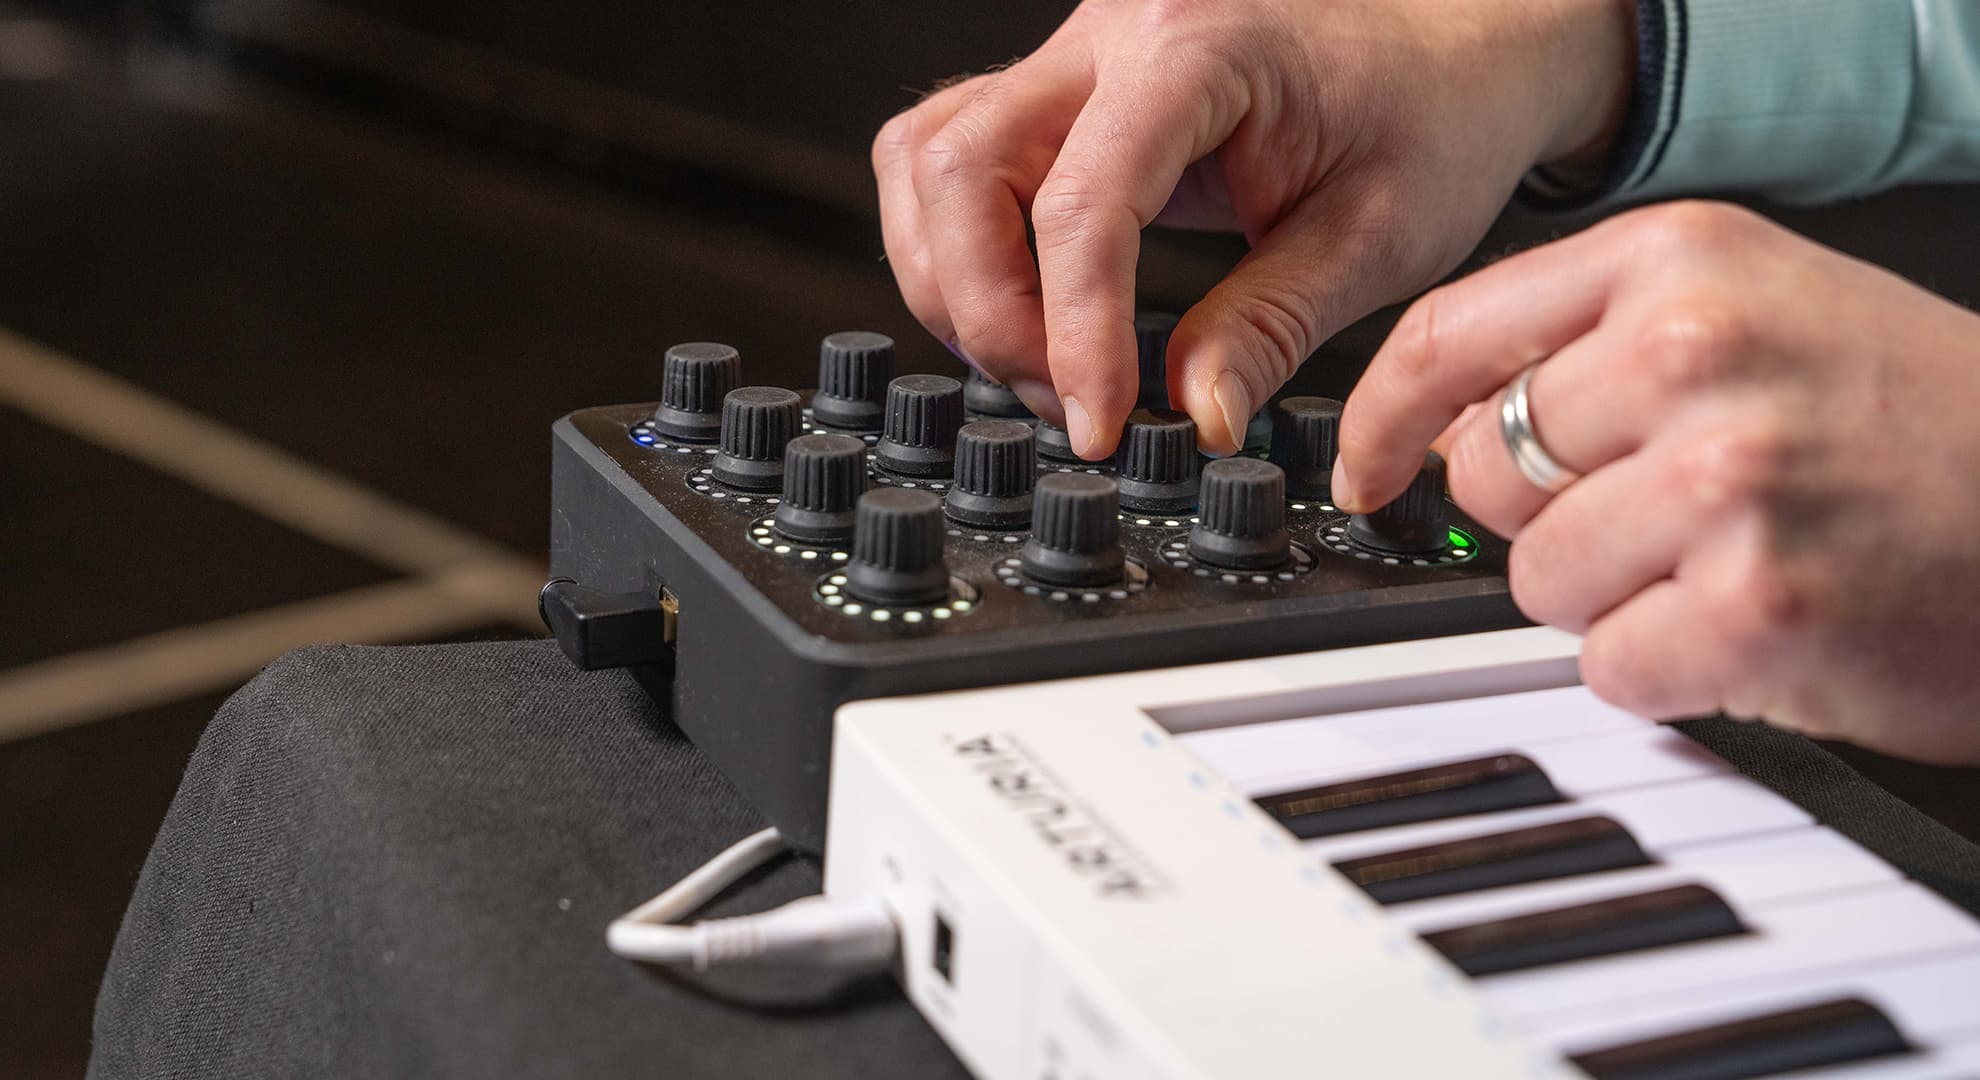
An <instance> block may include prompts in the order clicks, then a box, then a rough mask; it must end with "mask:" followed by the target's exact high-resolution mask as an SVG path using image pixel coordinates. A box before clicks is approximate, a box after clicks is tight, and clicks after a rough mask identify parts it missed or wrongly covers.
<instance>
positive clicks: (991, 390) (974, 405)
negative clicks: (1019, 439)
mask: <svg viewBox="0 0 1980 1080" xmlns="http://www.w3.org/2000/svg"><path fill="white" fill-rule="evenodd" d="M963 408H965V409H967V410H968V411H970V412H972V413H975V414H976V415H978V416H1004V417H1010V418H1012V419H1015V420H1029V419H1031V415H1032V413H1031V410H1030V409H1029V408H1027V407H1026V406H1025V404H1024V402H1023V401H1021V400H1019V398H1018V396H1017V394H1015V393H1013V392H1012V391H1011V388H1010V387H1008V386H1005V385H1004V384H1003V383H1000V382H998V381H997V380H995V379H992V378H991V377H990V376H988V375H985V374H983V373H982V372H980V371H971V372H970V373H969V378H967V379H965V380H963Z"/></svg>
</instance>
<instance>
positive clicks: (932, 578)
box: [846, 379, 954, 607]
mask: <svg viewBox="0 0 1980 1080" xmlns="http://www.w3.org/2000/svg"><path fill="white" fill-rule="evenodd" d="M950 381H951V382H953V381H954V380H953V379H952V380H950ZM947 533H948V521H947V519H945V518H944V517H943V516H942V500H940V499H938V498H936V497H935V496H934V495H933V494H931V493H929V492H926V491H909V490H906V489H904V488H875V489H873V490H872V491H869V492H867V493H866V494H865V495H862V496H860V499H859V509H858V511H857V514H856V521H855V523H854V526H853V547H852V558H851V559H850V560H849V561H848V562H847V563H846V591H847V592H849V593H851V594H852V595H853V596H854V597H856V598H858V599H860V600H863V601H865V602H867V603H869V604H879V605H882V606H892V607H916V606H919V605H922V604H939V603H941V602H942V601H944V600H946V599H948V596H949V568H948V566H947V564H945V563H944V562H943V561H942V538H943V537H944V536H945V535H947Z"/></svg>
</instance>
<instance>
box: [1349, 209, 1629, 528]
mask: <svg viewBox="0 0 1980 1080" xmlns="http://www.w3.org/2000/svg"><path fill="white" fill-rule="evenodd" d="M1612 240H1613V237H1612V236H1610V235H1609V230H1607V229H1605V228H1602V227H1599V226H1598V227H1596V228H1594V229H1590V230H1588V231H1587V232H1583V233H1580V234H1578V235H1576V236H1572V237H1569V238H1567V239H1565V240H1558V241H1555V242H1554V243H1551V244H1547V245H1545V246H1543V247H1538V248H1534V249H1533V250H1531V251H1527V252H1523V253H1521V254H1519V255H1515V256H1513V257H1512V258H1510V259H1506V260H1505V261H1503V262H1499V263H1495V264H1493V265H1491V266H1488V267H1486V268H1484V269H1483V270H1480V271H1478V272H1477V273H1474V274H1472V275H1471V276H1470V277H1467V278H1464V279H1462V280H1460V281H1457V282H1453V283H1452V284H1449V285H1445V286H1443V287H1441V288H1438V289H1433V290H1431V291H1430V292H1428V293H1426V294H1424V295H1423V296H1422V297H1421V298H1420V299H1418V300H1417V301H1416V303H1414V304H1412V305H1410V308H1409V310H1408V311H1407V312H1405V313H1404V314H1403V317H1402V321H1400V322H1398V323H1397V324H1396V328H1395V330H1394V331H1393V332H1392V333H1390V335H1389V337H1388V340H1386V341H1384V342H1383V343H1382V347H1381V349H1379V350H1377V352H1376V353H1375V358H1374V359H1373V360H1372V361H1370V362H1369V365H1368V371H1367V372H1366V373H1365V374H1363V375H1362V377H1361V381H1360V382H1359V383H1358V384H1356V386H1355V388H1354V392H1353V393H1352V394H1350V395H1349V396H1348V400H1347V406H1346V408H1345V410H1344V411H1343V412H1342V414H1341V435H1340V440H1341V441H1340V447H1341V452H1340V457H1339V458H1338V459H1337V460H1336V461H1335V463H1334V485H1333V492H1334V502H1335V504H1336V505H1338V506H1340V507H1341V509H1343V510H1346V511H1348V512H1349V513H1367V512H1369V511H1371V510H1373V509H1375V508H1376V507H1379V506H1382V505H1383V504H1385V503H1387V502H1388V501H1389V500H1391V499H1393V498H1395V497H1396V496H1397V495H1399V494H1401V492H1402V490H1403V489H1404V488H1405V487H1407V486H1409V482H1410V479H1411V478H1412V477H1414V476H1415V475H1416V470H1417V466H1418V465H1419V464H1420V463H1421V462H1422V460H1423V451H1424V448H1425V447H1427V446H1429V445H1430V442H1431V440H1432V439H1435V438H1436V437H1437V436H1438V435H1439V434H1440V433H1442V432H1443V431H1444V429H1445V428H1447V427H1449V426H1450V424H1451V422H1452V421H1453V420H1455V419H1457V417H1458V414H1459V413H1461V412H1463V411H1464V410H1465V408H1466V407H1467V406H1469V405H1472V404H1474V403H1477V402H1480V401H1483V400H1485V399H1486V398H1487V397H1489V396H1491V395H1492V394H1493V393H1494V392H1496V391H1497V390H1498V389H1499V388H1500V387H1502V386H1504V385H1505V384H1506V383H1508V382H1510V381H1511V380H1512V377H1513V376H1515V375H1517V374H1519V373H1520V371H1521V370H1523V369H1524V368H1526V367H1527V366H1528V365H1530V364H1533V363H1536V362H1538V361H1540V360H1544V359H1546V358H1547V357H1548V356H1551V355H1553V354H1554V353H1555V352H1557V351H1559V350H1560V349H1561V348H1562V347H1563V346H1565V345H1567V344H1568V343H1569V342H1571V341H1573V340H1575V339H1576V338H1579V337H1581V336H1582V335H1583V334H1586V333H1587V332H1588V331H1590V330H1592V329H1594V328H1595V326H1596V324H1597V323H1599V322H1600V321H1601V319H1602V312H1603V310H1604V309H1605V308H1607V306H1608V303H1609V296H1610V293H1611V289H1612V286H1613V283H1614V280H1615V277H1616V276H1617V274H1618V273H1619V272H1620V271H1621V269H1622V268H1623V267H1625V266H1627V265H1628V260H1627V258H1626V256H1627V252H1626V251H1625V250H1624V249H1623V248H1622V247H1621V246H1620V245H1618V244H1616V243H1613V242H1612Z"/></svg>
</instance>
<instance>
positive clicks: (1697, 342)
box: [1334, 203, 1980, 762]
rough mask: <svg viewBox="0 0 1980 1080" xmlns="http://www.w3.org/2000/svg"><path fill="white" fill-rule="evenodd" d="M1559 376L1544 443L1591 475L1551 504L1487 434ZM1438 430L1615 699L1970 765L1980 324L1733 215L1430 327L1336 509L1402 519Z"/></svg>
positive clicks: (1675, 208) (1404, 338)
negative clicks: (1504, 405)
mask: <svg viewBox="0 0 1980 1080" xmlns="http://www.w3.org/2000/svg"><path fill="white" fill-rule="evenodd" d="M1543 358H1544V362H1542V363H1541V364H1540V366H1539V367H1538V368H1537V369H1535V371H1534V374H1533V377H1532V382H1531V384H1530V390H1529V394H1530V396H1529V399H1528V400H1529V403H1530V404H1531V406H1532V416H1533V423H1534V425H1535V430H1536V431H1537V433H1538V434H1539V435H1540V437H1541V441H1542V443H1543V445H1544V446H1545V447H1546V448H1547V450H1548V451H1549V452H1550V453H1552V455H1553V456H1554V457H1555V458H1557V459H1559V461H1560V462H1561V463H1562V464H1563V465H1565V466H1566V467H1568V468H1569V469H1572V470H1574V471H1576V472H1580V473H1583V474H1585V475H1583V476H1582V478H1581V479H1579V480H1576V481H1574V482H1573V483H1571V484H1569V485H1568V486H1567V488H1566V489H1565V490H1563V491H1561V492H1560V493H1559V494H1557V495H1553V496H1551V497H1550V496H1549V495H1548V494H1547V493H1545V492H1543V491H1540V490H1539V489H1537V488H1535V487H1533V486H1532V485H1531V484H1529V483H1528V482H1527V481H1526V480H1525V479H1524V477H1522V475H1521V474H1520V473H1519V471H1518V470H1517V468H1516V467H1515V466H1514V464H1513V461H1512V458H1511V456H1510V454H1509V453H1508V452H1507V449H1506V446H1505V444H1504V441H1503V437H1502V435H1501V433H1500V430H1499V416H1498V408H1497V403H1498V395H1499V394H1500V393H1501V392H1502V390H1501V388H1502V387H1504V386H1505V385H1506V383H1507V382H1508V381H1510V380H1511V379H1512V378H1513V377H1514V376H1515V375H1517V374H1518V373H1519V372H1520V371H1522V370H1523V369H1525V368H1526V367H1527V366H1528V365H1529V364H1532V363H1534V362H1535V361H1541V360H1542V359H1543ZM1474 403H1476V405H1477V407H1472V408H1468V407H1469V406H1472V405H1474ZM1446 425H1449V428H1448V430H1445V428H1446ZM1440 431H1442V435H1441V437H1440V438H1439V440H1438V441H1439V444H1440V445H1442V446H1443V447H1444V449H1445V453H1446V455H1447V457H1448V460H1449V466H1450V473H1449V476H1450V485H1451V492H1452V495H1453V496H1454V497H1455V498H1456V500H1457V502H1458V504H1459V505H1460V506H1462V507H1464V508H1465V510H1466V511H1467V512H1468V513H1470V514H1472V515H1473V516H1474V517H1476V518H1477V519H1478V520H1479V521H1480V522H1482V523H1483V524H1485V525H1486V526H1487V527H1489V528H1491V529H1492V530H1494V531H1495V532H1498V533H1501V534H1503V535H1505V536H1510V537H1512V538H1513V547H1512V590H1513V598H1514V599H1515V600H1516V601H1518V603H1519V605H1520V607H1521V609H1522V610H1524V611H1525V612H1526V613H1527V614H1528V615H1529V616H1531V617H1532V618H1535V619H1537V620H1540V621H1542V622H1547V623H1552V624H1554V625H1556V626H1561V627H1564V628H1566V629H1569V630H1575V631H1580V632H1583V633H1585V634H1586V639H1585V641H1584V643H1583V650H1582V657H1581V673H1582V677H1583V678H1584V679H1585V680H1586V681H1587V683H1588V685H1589V686H1590V687H1591V688H1593V689H1594V690H1595V691H1596V692H1597V693H1598V694H1601V695H1602V696H1603V697H1605V698H1607V699H1609V700H1610V701H1613V702H1615V703H1616V704H1618V705H1621V706H1623V707H1625V708H1628V709H1631V710H1633V711H1635V712H1638V713H1642V714H1644V715H1648V716H1655V717H1681V716H1690V715H1699V714H1705V713H1711V712H1714V711H1717V710H1724V711H1726V712H1728V713H1732V714H1734V715H1738V716H1745V717H1763V718H1765V719H1767V720H1770V721H1772V722H1775V723H1777V724H1781V725H1783V726H1786V727H1791V728H1795V729H1799V730H1801V731H1804V732H1807V733H1809V734H1812V735H1820V736H1825V737H1839V738H1845V739H1849V740H1851V741H1854V742H1859V743H1862V744H1864V745H1867V746H1871V747H1875V748H1878V749H1882V750H1886V751H1890V752H1893V753H1898V754H1904V755H1908V756H1914V757H1920V758H1929V759H1937V760H1944V761H1967V762H1976V761H1980V719H1976V718H1977V717H1980V316H1975V315H1974V314H1973V313H1972V312H1969V311H1967V310H1965V309H1963V308H1960V307H1956V306H1954V305H1953V304H1950V303H1948V302H1946V301H1944V300H1941V299H1939V298H1938V297H1936V296H1933V295H1931V294H1930V293H1927V292H1925V291H1924V290H1922V289H1919V288H1917V287H1915V286H1913V285H1911V284H1909V283H1907V282H1905V281H1903V280H1901V279H1899V278H1897V277H1895V276H1893V275H1891V274H1889V273H1887V272H1885V271H1883V270H1880V269H1877V268H1876V267H1873V266H1869V265H1866V264H1864V263H1860V262H1857V261H1855V260H1853V259H1849V258H1846V257H1844V256H1842V255H1840V254H1838V253H1836V252H1834V251H1830V250H1828V249H1826V248H1823V247H1819V246H1817V245H1815V244H1813V243H1810V242H1809V241H1806V240H1803V239H1801V238H1799V237H1797V236H1795V235H1793V234H1792V233H1789V232H1786V231H1784V230H1782V229H1780V228H1778V227H1776V226H1774V225H1772V224H1771V223H1769V222H1767V221H1765V220H1763V219H1761V218H1759V217H1757V216H1754V215H1752V214H1749V213H1747V212H1745V211H1742V210H1738V209H1735V208H1732V207H1728V206H1722V205H1717V204H1710V203H1684V204H1676V205H1670V206H1662V207H1656V208H1652V209H1648V210H1640V211H1636V212H1634V213H1631V214H1627V215H1624V216H1622V217H1619V218H1616V219H1613V220H1611V221H1608V222H1605V223H1603V224H1601V225H1599V226H1596V227H1595V228H1592V229H1590V230H1588V231H1587V232H1585V233H1582V234H1580V235H1578V236H1575V237H1572V238H1570V239H1567V240H1563V241H1560V242H1558V243H1554V244H1551V245H1548V246H1546V247H1543V248H1538V249H1535V250H1533V251H1529V252H1526V253H1524V254H1522V255H1519V256H1516V257H1514V258H1511V259H1508V260H1506V261H1504V262H1501V263H1498V264H1496V265H1494V266H1491V267H1488V268H1487V269H1485V270H1482V271H1480V272H1478V273H1477V274H1474V275H1472V276H1471V277H1469V278H1467V279H1465V280H1463V281H1459V282H1457V283H1455V284H1452V285H1449V286H1446V287H1444V288H1441V289H1438V290H1436V291H1434V292H1431V293H1429V294H1428V295H1426V296H1425V297H1423V298H1422V299H1421V300H1419V301H1418V302H1417V303H1416V305H1415V306H1414V307H1412V308H1411V309H1410V311H1409V312H1408V314H1406V315H1405V316H1404V317H1403V320H1402V322H1401V323H1400V324H1399V325H1398V326H1397V327H1396V331H1395V333H1394V334H1393V335H1392V336H1391V337H1390V338H1389V340H1388V342H1387V343H1386V344H1385V345H1384V346H1383V347H1382V350H1381V351H1380V352H1379V353H1378V354H1377V355H1376V357H1375V360H1374V362H1373V364H1372V365H1371V366H1370V368H1369V370H1368V374H1367V375H1366V376H1365V377H1364V378H1363V380H1362V382H1361V384H1360V385H1359V386H1358V387H1356V389H1355V392H1354V395H1353V397H1352V398H1351V399H1350V400H1349V401H1348V404H1347V411H1346V413H1345V415H1344V416H1343V417H1342V429H1341V458H1340V462H1339V465H1338V467H1337V469H1336V472H1335V487H1334V495H1335V501H1336V502H1337V503H1339V504H1340V505H1342V506H1343V507H1344V508H1348V509H1352V510H1366V509H1368V508H1370V507H1373V506H1376V505H1379V504H1381V503H1383V502H1385V501H1386V500H1388V499H1389V498H1391V497H1393V496H1394V495H1396V494H1397V493H1398V492H1399V491H1400V490H1401V489H1402V488H1403V486H1404V485H1405V484H1406V483H1407V482H1408V480H1409V477H1410V476H1411V474H1412V473H1413V472H1414V469H1415V467H1416V464H1417V462H1418V461H1420V460H1421V456H1422V453H1423V447H1424V446H1425V444H1427V443H1430V442H1431V441H1432V438H1433V437H1434V436H1439V432H1440Z"/></svg>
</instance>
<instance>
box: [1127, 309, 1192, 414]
mask: <svg viewBox="0 0 1980 1080" xmlns="http://www.w3.org/2000/svg"><path fill="white" fill-rule="evenodd" d="M1180 321H1181V320H1180V319H1178V318H1176V317H1175V316H1174V315H1171V314H1169V313H1167V312H1164V311H1142V312H1137V313H1136V314H1135V316H1134V352H1135V362H1136V366H1137V367H1138V368H1139V369H1140V371H1141V400H1140V405H1141V407H1142V408H1144V409H1166V408H1168V407H1169V376H1168V366H1167V365H1168V355H1169V337H1170V335H1172V334H1174V333H1175V331H1176V323H1178V322H1180Z"/></svg>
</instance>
